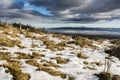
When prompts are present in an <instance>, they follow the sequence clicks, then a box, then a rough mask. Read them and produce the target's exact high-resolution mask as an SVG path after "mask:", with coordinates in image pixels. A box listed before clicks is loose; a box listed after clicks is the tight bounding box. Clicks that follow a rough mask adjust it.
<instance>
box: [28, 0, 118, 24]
mask: <svg viewBox="0 0 120 80" xmlns="http://www.w3.org/2000/svg"><path fill="white" fill-rule="evenodd" d="M29 2H30V3H31V4H33V5H36V6H42V7H45V8H47V10H49V11H51V13H52V14H53V15H54V16H55V17H56V18H62V20H66V21H67V20H68V21H69V20H70V21H73V22H78V21H81V22H89V21H99V20H110V18H108V19H107V18H104V17H103V18H100V19H99V18H95V17H86V18H83V17H79V16H78V17H77V18H76V17H74V16H76V14H77V15H81V14H82V15H83V16H84V15H96V14H97V13H104V14H106V13H108V12H111V11H114V10H120V0H29ZM69 15H70V16H71V15H73V17H71V18H70V17H66V16H69ZM98 16H99V15H98ZM109 16H111V19H113V17H114V16H116V14H111V15H109ZM117 16H118V15H117ZM119 16H120V15H119ZM116 18H117V17H116ZM114 19H115V17H114Z"/></svg>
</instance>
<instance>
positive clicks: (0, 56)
mask: <svg viewBox="0 0 120 80" xmlns="http://www.w3.org/2000/svg"><path fill="white" fill-rule="evenodd" d="M0 60H10V52H0Z"/></svg>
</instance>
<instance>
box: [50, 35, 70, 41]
mask: <svg viewBox="0 0 120 80" xmlns="http://www.w3.org/2000/svg"><path fill="white" fill-rule="evenodd" d="M52 37H55V38H58V39H60V40H69V39H70V38H69V37H68V36H63V35H60V34H59V35H58V34H53V35H52Z"/></svg>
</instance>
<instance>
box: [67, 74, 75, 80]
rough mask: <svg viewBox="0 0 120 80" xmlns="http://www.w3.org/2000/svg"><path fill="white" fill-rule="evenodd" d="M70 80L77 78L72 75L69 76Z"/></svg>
mask: <svg viewBox="0 0 120 80" xmlns="http://www.w3.org/2000/svg"><path fill="white" fill-rule="evenodd" d="M68 80H76V77H74V76H72V75H71V74H69V75H68Z"/></svg>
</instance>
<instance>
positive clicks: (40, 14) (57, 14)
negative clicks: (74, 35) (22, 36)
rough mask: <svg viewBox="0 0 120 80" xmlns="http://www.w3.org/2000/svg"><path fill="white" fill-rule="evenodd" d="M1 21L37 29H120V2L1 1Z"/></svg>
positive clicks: (72, 0)
mask: <svg viewBox="0 0 120 80" xmlns="http://www.w3.org/2000/svg"><path fill="white" fill-rule="evenodd" d="M0 19H1V20H3V21H4V20H6V19H7V20H8V22H12V21H14V22H21V23H24V24H31V25H34V26H38V27H62V26H65V27H66V26H71V27H72V26H73V27H75V26H77V27H79V26H88V27H120V0H0Z"/></svg>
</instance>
